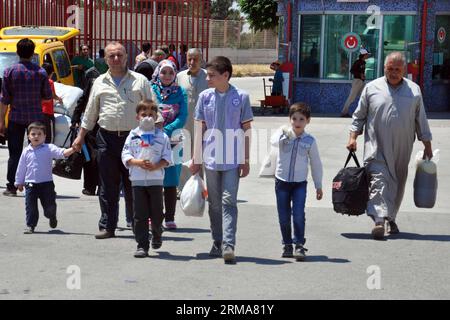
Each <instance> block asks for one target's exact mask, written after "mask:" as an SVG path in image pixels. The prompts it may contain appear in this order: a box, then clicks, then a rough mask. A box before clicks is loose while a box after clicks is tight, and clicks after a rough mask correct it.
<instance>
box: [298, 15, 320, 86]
mask: <svg viewBox="0 0 450 320" xmlns="http://www.w3.org/2000/svg"><path fill="white" fill-rule="evenodd" d="M321 18H322V17H321V16H319V15H305V16H302V18H301V24H300V30H301V34H300V39H301V44H300V53H299V57H298V59H299V64H300V77H305V78H319V77H320V74H319V71H320V64H319V60H320V30H321V21H322V19H321Z"/></svg>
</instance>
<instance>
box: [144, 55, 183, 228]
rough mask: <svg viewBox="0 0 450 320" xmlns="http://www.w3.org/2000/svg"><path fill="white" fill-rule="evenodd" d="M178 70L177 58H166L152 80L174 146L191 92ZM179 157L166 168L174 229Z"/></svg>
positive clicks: (168, 224)
mask: <svg viewBox="0 0 450 320" xmlns="http://www.w3.org/2000/svg"><path fill="white" fill-rule="evenodd" d="M176 70H177V68H176V66H175V64H174V63H173V62H171V61H170V60H162V61H161V62H160V63H159V64H158V66H157V67H156V69H155V72H154V73H153V77H152V81H151V85H152V94H153V101H155V102H156V103H157V104H158V107H159V110H160V112H161V114H162V116H163V118H164V124H163V126H164V128H163V129H164V132H165V133H166V134H167V135H168V136H169V138H171V145H172V148H174V147H175V146H176V145H177V143H178V142H179V141H177V140H178V139H177V138H176V137H175V136H173V133H174V131H175V130H177V129H182V128H183V127H184V125H185V123H186V120H187V116H188V109H187V95H186V92H185V90H184V89H183V88H182V87H180V86H178V84H177V83H176V77H177V72H176ZM180 156H181V155H180ZM177 158H178V159H180V158H179V157H178V155H174V163H175V165H173V166H171V167H167V168H165V169H164V170H165V175H164V207H165V228H166V229H172V230H173V229H176V228H177V225H176V224H175V208H176V203H177V186H178V184H179V180H180V172H181V161H178V163H177Z"/></svg>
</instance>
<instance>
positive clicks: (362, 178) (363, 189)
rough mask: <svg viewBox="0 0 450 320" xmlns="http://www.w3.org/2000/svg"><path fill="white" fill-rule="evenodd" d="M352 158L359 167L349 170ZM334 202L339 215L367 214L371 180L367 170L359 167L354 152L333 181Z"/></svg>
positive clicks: (351, 152) (349, 155)
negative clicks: (348, 165)
mask: <svg viewBox="0 0 450 320" xmlns="http://www.w3.org/2000/svg"><path fill="white" fill-rule="evenodd" d="M350 158H353V160H354V161H355V163H356V165H357V167H349V168H347V164H348V162H349V161H350ZM332 201H333V208H334V211H336V212H337V213H342V214H348V215H349V216H359V215H361V214H363V213H365V212H366V208H367V202H368V201H369V179H368V177H367V173H366V169H365V168H364V167H361V166H360V165H359V162H358V159H357V158H356V155H355V152H354V151H350V153H349V154H348V157H347V161H345V165H344V168H343V169H341V170H340V171H339V172H338V174H337V175H336V176H335V177H334V179H333V189H332Z"/></svg>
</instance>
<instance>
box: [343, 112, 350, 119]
mask: <svg viewBox="0 0 450 320" xmlns="http://www.w3.org/2000/svg"><path fill="white" fill-rule="evenodd" d="M351 117H352V116H351V115H350V114H349V113H345V114H343V113H341V118H351Z"/></svg>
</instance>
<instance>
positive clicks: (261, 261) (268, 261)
mask: <svg viewBox="0 0 450 320" xmlns="http://www.w3.org/2000/svg"><path fill="white" fill-rule="evenodd" d="M195 259H196V260H213V259H219V260H222V258H220V257H210V256H209V254H208V253H197V255H196V258H195ZM236 262H237V263H239V262H253V263H256V264H262V265H282V264H287V263H293V261H290V260H273V259H263V258H255V257H244V256H239V255H238V256H236Z"/></svg>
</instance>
